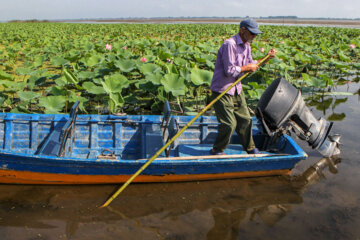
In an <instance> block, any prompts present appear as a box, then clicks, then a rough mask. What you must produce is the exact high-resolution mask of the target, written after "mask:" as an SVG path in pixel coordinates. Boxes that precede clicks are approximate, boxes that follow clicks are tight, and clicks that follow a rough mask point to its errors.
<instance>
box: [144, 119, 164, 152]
mask: <svg viewBox="0 0 360 240" xmlns="http://www.w3.org/2000/svg"><path fill="white" fill-rule="evenodd" d="M144 141H145V142H144V143H143V145H144V146H145V147H144V149H143V151H145V152H144V153H143V158H150V157H152V156H154V155H155V153H156V152H157V151H159V149H160V148H162V147H163V146H164V145H165V142H164V138H163V133H162V130H161V126H160V125H157V124H156V125H154V124H152V125H149V126H147V127H146V134H145V139H144ZM160 156H161V157H165V153H161V154H160Z"/></svg>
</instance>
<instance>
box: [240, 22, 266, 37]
mask: <svg viewBox="0 0 360 240" xmlns="http://www.w3.org/2000/svg"><path fill="white" fill-rule="evenodd" d="M242 27H245V28H246V29H247V30H249V31H250V32H251V33H252V34H262V32H261V31H260V30H259V26H258V24H257V22H256V21H255V20H254V19H252V18H247V19H245V20H242V21H241V23H240V28H242Z"/></svg>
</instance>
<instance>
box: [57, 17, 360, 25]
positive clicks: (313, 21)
mask: <svg viewBox="0 0 360 240" xmlns="http://www.w3.org/2000/svg"><path fill="white" fill-rule="evenodd" d="M241 20H242V18H239V19H236V18H132V19H130V18H129V19H79V20H75V19H74V20H59V21H54V22H79V23H81V22H95V23H102V22H103V23H215V22H216V23H220V24H221V23H239V22H240V21H241ZM256 21H257V22H258V23H260V24H277V25H281V24H284V25H285V24H301V25H304V24H305V25H306V24H311V25H341V26H353V27H360V20H336V19H287V18H284V19H282V18H279V19H266V18H260V19H256Z"/></svg>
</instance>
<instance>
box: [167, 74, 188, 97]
mask: <svg viewBox="0 0 360 240" xmlns="http://www.w3.org/2000/svg"><path fill="white" fill-rule="evenodd" d="M161 83H162V85H163V86H164V89H165V91H166V92H168V93H172V94H173V95H174V96H175V97H176V96H183V95H185V92H186V86H185V84H184V79H183V78H182V77H180V76H179V75H178V74H175V73H168V74H166V75H165V76H164V77H163V78H162V79H161Z"/></svg>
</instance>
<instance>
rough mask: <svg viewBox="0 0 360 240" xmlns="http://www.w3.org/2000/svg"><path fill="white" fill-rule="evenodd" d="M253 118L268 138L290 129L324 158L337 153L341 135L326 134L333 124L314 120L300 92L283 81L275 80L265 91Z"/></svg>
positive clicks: (280, 79)
mask: <svg viewBox="0 0 360 240" xmlns="http://www.w3.org/2000/svg"><path fill="white" fill-rule="evenodd" d="M256 115H257V118H258V119H259V120H260V121H261V122H262V124H263V127H264V130H265V131H266V133H267V134H268V135H269V136H270V137H273V136H275V135H278V133H279V132H284V131H289V130H292V131H293V132H295V134H296V135H297V136H298V137H299V138H300V139H302V140H305V141H307V142H308V143H309V145H310V146H312V147H313V148H314V149H316V150H317V151H319V152H320V153H321V154H322V155H323V156H324V157H331V156H333V155H338V154H340V150H339V148H338V144H339V140H340V136H339V135H336V136H330V135H329V133H330V130H331V127H332V125H333V123H332V122H327V121H326V120H325V119H324V118H322V117H321V118H319V119H316V118H315V116H314V115H313V114H312V112H311V111H310V110H309V109H308V108H307V107H306V105H305V102H304V100H303V99H302V97H301V93H300V91H299V90H298V89H296V88H295V87H294V86H292V85H291V84H290V83H288V82H287V81H286V80H285V79H284V78H278V79H276V80H274V81H273V82H272V83H271V84H270V86H269V87H268V88H267V89H266V90H265V92H264V94H263V95H262V96H261V98H260V101H259V103H258V105H257V109H256Z"/></svg>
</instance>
